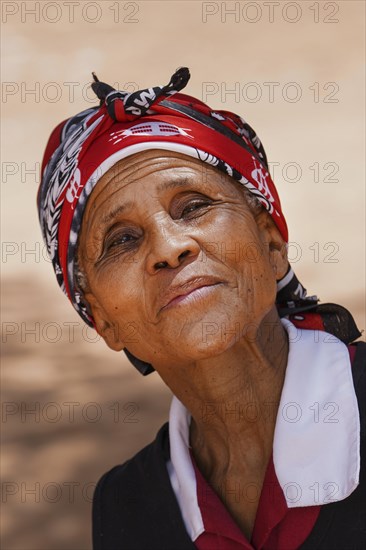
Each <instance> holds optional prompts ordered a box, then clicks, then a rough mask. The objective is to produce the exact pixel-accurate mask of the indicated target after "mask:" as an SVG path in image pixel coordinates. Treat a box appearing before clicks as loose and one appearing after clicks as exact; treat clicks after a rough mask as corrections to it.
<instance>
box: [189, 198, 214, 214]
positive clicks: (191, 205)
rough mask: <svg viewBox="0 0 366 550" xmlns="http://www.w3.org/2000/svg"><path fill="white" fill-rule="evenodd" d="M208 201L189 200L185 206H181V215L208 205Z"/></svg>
mask: <svg viewBox="0 0 366 550" xmlns="http://www.w3.org/2000/svg"><path fill="white" fill-rule="evenodd" d="M209 204H210V203H209V202H208V201H195V202H190V203H189V204H188V205H187V206H186V207H185V208H183V211H182V215H186V214H190V213H191V212H194V211H195V210H200V209H201V208H204V207H205V206H208V205H209Z"/></svg>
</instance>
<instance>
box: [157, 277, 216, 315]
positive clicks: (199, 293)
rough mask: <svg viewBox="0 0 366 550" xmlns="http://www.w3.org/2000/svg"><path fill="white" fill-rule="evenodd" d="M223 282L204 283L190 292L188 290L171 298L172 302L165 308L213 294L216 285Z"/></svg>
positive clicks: (188, 302)
mask: <svg viewBox="0 0 366 550" xmlns="http://www.w3.org/2000/svg"><path fill="white" fill-rule="evenodd" d="M221 284H222V283H214V284H211V285H202V286H200V287H198V288H195V289H194V290H191V291H190V292H187V294H181V295H180V296H176V297H175V298H173V300H170V302H169V303H168V304H167V305H166V306H164V307H163V309H168V308H171V307H174V306H176V305H178V304H180V305H186V304H192V303H194V302H196V301H198V300H201V299H203V298H206V297H207V296H209V295H210V294H212V292H214V290H215V287H217V286H219V285H221Z"/></svg>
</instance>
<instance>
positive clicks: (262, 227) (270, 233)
mask: <svg viewBox="0 0 366 550" xmlns="http://www.w3.org/2000/svg"><path fill="white" fill-rule="evenodd" d="M254 219H255V221H256V223H257V228H258V231H259V234H260V237H261V239H262V241H263V242H264V243H265V244H266V247H268V248H267V250H268V255H269V262H270V264H271V266H272V269H273V271H274V273H275V277H276V280H277V281H279V280H280V279H282V277H284V276H285V275H286V271H287V269H288V257H287V243H286V241H284V239H283V237H282V235H281V233H280V231H279V229H278V228H277V226H276V224H275V223H274V221H273V219H272V217H271V216H270V214H268V212H267V211H266V210H264V209H263V210H261V211H260V212H259V213H258V214H256V215H255V216H254Z"/></svg>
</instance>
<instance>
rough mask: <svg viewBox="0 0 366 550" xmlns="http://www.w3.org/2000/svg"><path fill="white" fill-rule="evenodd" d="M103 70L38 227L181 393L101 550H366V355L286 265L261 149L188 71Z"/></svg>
mask: <svg viewBox="0 0 366 550" xmlns="http://www.w3.org/2000/svg"><path fill="white" fill-rule="evenodd" d="M94 79H95V82H94V83H93V85H92V87H93V89H94V91H95V92H96V94H97V96H98V97H99V99H100V106H99V107H95V108H92V109H88V110H87V111H84V112H82V113H79V114H78V115H76V116H75V117H73V118H71V119H69V120H67V121H64V122H62V123H61V124H60V125H59V126H58V127H57V128H56V129H55V130H54V131H53V133H52V135H51V137H50V140H49V142H48V145H47V149H46V153H45V157H44V162H43V168H42V171H43V178H42V182H41V186H40V189H39V193H38V209H39V217H40V222H41V226H42V231H43V235H44V238H45V241H46V243H47V247H48V250H49V253H50V256H51V258H52V261H53V266H54V269H55V272H56V275H57V279H58V282H59V284H60V286H61V287H62V289H63V291H64V292H65V293H66V294H67V296H68V297H69V299H70V300H71V302H72V304H73V306H74V307H75V309H76V310H77V312H78V313H79V314H80V315H81V317H82V318H83V319H84V320H85V322H86V323H87V324H88V325H90V326H94V328H95V329H96V330H97V331H98V333H99V334H100V335H101V336H102V337H103V338H104V340H105V342H106V343H107V345H108V346H109V347H110V348H111V349H113V350H115V351H121V350H123V351H124V352H125V353H126V355H127V357H128V359H129V360H130V361H131V362H132V364H133V365H134V366H135V367H136V368H137V369H138V370H139V371H140V372H142V374H144V375H146V374H149V373H151V372H153V371H154V370H156V371H157V372H158V374H159V375H160V377H161V378H162V380H163V381H164V382H165V384H167V386H169V388H170V389H171V391H172V392H173V394H174V397H173V401H172V405H171V410H170V417H169V423H166V424H165V425H164V426H163V427H162V428H161V429H160V431H159V432H158V434H157V437H156V439H155V440H154V441H153V443H151V444H150V445H148V446H147V447H145V448H144V449H143V450H142V451H140V452H139V453H138V454H137V455H136V456H135V457H133V458H131V460H129V461H128V462H127V463H125V464H123V465H120V466H116V467H115V468H114V469H112V470H111V471H110V472H108V473H106V474H105V475H104V476H103V477H102V479H101V480H100V481H99V483H98V485H97V488H96V491H95V495H94V503H93V544H94V548H95V550H99V549H100V550H102V549H103V550H117V549H125V550H131V549H137V550H141V549H146V550H155V549H156V550H161V549H171V550H175V549H182V550H183V549H187V550H188V549H193V548H198V549H200V550H208V549H222V550H226V549H228V550H229V549H230V550H234V549H243V548H244V549H250V548H255V549H278V550H283V549H296V548H302V549H306V548H308V549H314V548H319V549H328V550H331V549H332V550H333V549H335V548H337V549H340V550H341V549H342V550H344V549H345V548H352V549H358V548H360V549H361V548H364V546H365V543H366V538H365V523H364V520H365V517H366V515H365V512H366V507H365V498H364V486H365V481H364V479H363V478H362V476H361V477H360V456H362V457H364V456H365V455H364V454H361V450H360V445H361V443H362V445H364V439H365V438H364V397H363V396H362V398H361V380H363V381H364V379H365V373H364V368H365V367H364V364H363V363H364V359H365V355H366V350H365V347H366V345H365V344H362V343H358V344H357V345H356V344H353V345H349V344H350V343H351V342H352V341H353V340H355V339H356V338H358V337H359V336H360V333H359V331H358V329H357V327H356V326H355V324H354V321H353V319H352V317H351V315H350V314H349V312H348V311H347V310H345V309H344V308H342V307H341V306H337V305H334V304H324V305H319V304H318V300H317V298H316V296H312V297H310V298H307V297H306V291H305V289H304V288H303V287H302V285H301V284H300V283H299V281H298V280H297V278H296V276H295V274H294V272H293V271H292V269H291V267H290V266H289V263H288V259H287V248H286V243H287V241H288V233H287V226H286V221H285V218H284V215H283V213H282V210H281V205H280V200H279V197H278V195H277V191H276V189H275V186H274V183H273V182H272V180H271V177H270V175H269V172H268V166H267V159H266V154H265V151H264V149H263V146H262V145H261V142H260V140H259V138H258V137H257V135H256V134H255V132H254V131H253V129H252V128H251V127H250V126H249V125H248V124H247V123H246V122H245V121H244V120H243V119H242V118H240V117H239V116H238V115H235V114H233V113H230V112H226V111H214V110H212V109H211V108H209V107H208V106H207V105H205V104H204V103H202V102H201V101H199V100H197V99H195V98H193V97H190V96H187V95H184V94H181V93H177V92H180V90H181V89H182V88H183V87H184V86H185V85H186V83H187V81H188V79H189V71H188V69H186V68H182V69H179V70H178V71H177V72H176V73H175V74H174V75H173V76H172V78H171V80H170V82H169V84H168V85H166V86H163V87H154V88H149V89H147V90H141V91H138V92H136V93H133V94H128V93H127V92H123V91H116V90H114V89H113V88H111V87H110V86H108V85H107V84H104V83H102V82H99V80H98V79H97V77H96V76H95V75H94ZM361 428H362V429H361ZM360 434H362V437H361V436H360ZM362 452H363V451H362ZM361 464H362V466H363V461H362V463H361ZM362 493H363V494H362Z"/></svg>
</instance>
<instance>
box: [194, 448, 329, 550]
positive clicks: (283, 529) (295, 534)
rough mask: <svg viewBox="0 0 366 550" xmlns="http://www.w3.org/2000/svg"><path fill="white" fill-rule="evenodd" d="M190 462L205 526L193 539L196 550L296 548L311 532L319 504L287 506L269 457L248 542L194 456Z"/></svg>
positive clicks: (283, 549) (282, 549) (289, 549)
mask: <svg viewBox="0 0 366 550" xmlns="http://www.w3.org/2000/svg"><path fill="white" fill-rule="evenodd" d="M191 456H192V455H191ZM192 463H193V466H194V470H195V474H196V480H197V499H198V505H199V507H200V510H201V514H202V519H203V525H204V527H205V532H204V533H202V534H201V535H200V536H199V537H198V538H197V539H196V540H195V542H194V544H195V545H196V547H197V548H198V550H213V548H214V549H215V550H243V549H245V550H253V549H255V550H261V549H263V550H273V549H278V548H280V549H281V550H295V549H296V548H298V547H299V546H300V545H301V544H302V543H303V542H304V541H305V539H306V538H307V537H308V535H309V534H310V532H311V531H312V529H313V527H314V524H315V522H316V520H317V518H318V515H319V512H320V506H306V507H302V508H288V507H287V504H286V500H285V497H284V495H283V492H282V489H281V486H280V484H279V483H278V480H277V476H276V473H275V470H274V466H273V459H272V456H271V458H270V460H269V463H268V466H267V471H266V475H265V478H264V483H263V488H262V492H261V496H260V500H259V505H258V510H257V515H256V519H255V524H254V528H253V533H252V538H251V540H250V541H248V539H247V538H246V537H245V535H244V534H243V532H242V531H241V530H240V528H239V527H238V525H237V524H236V523H235V521H234V519H233V518H232V517H231V515H230V514H229V512H228V511H227V509H226V508H225V506H224V505H223V503H222V502H221V500H220V499H219V497H218V496H217V494H216V493H215V492H214V490H213V489H212V488H211V486H210V485H209V484H208V483H207V481H206V480H205V478H204V477H203V475H202V474H201V472H200V471H199V469H198V467H197V464H196V463H195V461H194V459H193V457H192ZM249 498H250V495H249Z"/></svg>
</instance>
